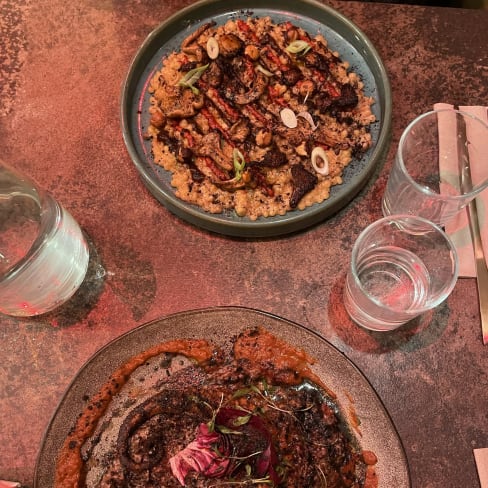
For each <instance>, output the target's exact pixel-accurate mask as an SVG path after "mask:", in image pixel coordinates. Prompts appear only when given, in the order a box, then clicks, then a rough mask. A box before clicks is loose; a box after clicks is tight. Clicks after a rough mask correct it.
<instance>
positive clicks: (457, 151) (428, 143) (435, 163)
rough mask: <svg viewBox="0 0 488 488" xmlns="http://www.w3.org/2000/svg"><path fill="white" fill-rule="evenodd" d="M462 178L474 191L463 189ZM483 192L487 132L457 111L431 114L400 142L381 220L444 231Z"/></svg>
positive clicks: (414, 124) (487, 169) (408, 130)
mask: <svg viewBox="0 0 488 488" xmlns="http://www.w3.org/2000/svg"><path fill="white" fill-rule="evenodd" d="M474 161H476V162H477V163H478V164H476V165H475V164H473V162H474ZM468 170H469V172H470V174H468V173H467V171H468ZM461 175H463V178H465V179H466V181H467V177H469V179H472V185H467V186H463V185H461V178H462V177H461ZM487 186H488V126H487V125H486V124H485V123H484V122H482V121H481V120H480V119H478V118H476V117H474V116H472V115H469V114H467V113H464V112H461V111H458V110H453V109H442V110H434V111H431V112H427V113H425V114H423V115H421V116H419V117H417V118H416V119H415V120H414V121H413V122H411V123H410V125H409V126H408V127H407V128H406V129H405V131H404V132H403V134H402V136H401V138H400V143H399V145H398V150H397V153H396V157H395V161H394V163H393V167H392V170H391V173H390V175H389V178H388V182H387V185H386V190H385V194H384V196H383V201H382V208H383V215H385V216H387V215H394V214H410V215H418V216H420V217H424V218H426V219H427V220H430V221H432V222H434V223H436V224H438V225H440V226H441V227H443V226H445V224H446V223H448V222H449V221H450V220H451V219H452V218H453V217H454V216H455V215H456V214H457V213H458V212H459V211H460V210H461V209H463V208H464V207H465V206H466V205H468V203H469V202H470V201H471V200H472V199H473V198H475V197H476V196H477V195H478V194H479V193H480V192H481V191H483V190H484V189H485V188H486V187H487Z"/></svg>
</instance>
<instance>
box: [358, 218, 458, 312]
mask: <svg viewBox="0 0 488 488" xmlns="http://www.w3.org/2000/svg"><path fill="white" fill-rule="evenodd" d="M406 220H410V221H412V220H413V221H415V222H418V223H419V224H422V225H425V226H426V228H428V229H426V230H425V231H424V232H427V231H429V232H431V231H434V232H436V233H437V234H439V235H441V236H442V237H443V239H444V240H445V241H446V242H447V244H448V247H449V250H450V252H451V256H452V259H451V262H452V266H453V269H452V276H451V280H450V283H449V285H448V286H447V287H446V288H445V289H444V291H443V293H442V294H441V295H440V296H438V297H437V298H436V299H435V300H432V301H429V305H428V306H424V307H419V308H416V309H415V310H406V311H402V313H404V315H406V316H409V317H410V318H412V319H413V318H415V317H417V316H418V315H421V314H423V313H425V312H428V311H429V310H432V309H434V308H435V307H437V306H438V305H440V304H441V303H442V302H443V301H444V300H445V299H446V298H447V297H448V296H449V295H450V294H451V292H452V290H453V289H454V287H455V286H456V283H457V280H458V278H459V256H458V252H457V250H456V247H455V246H454V243H453V241H452V239H451V238H450V237H449V236H448V235H447V233H446V232H444V230H443V229H442V228H441V227H440V226H439V225H437V224H435V223H434V222H432V221H430V220H427V219H425V218H423V217H418V216H416V215H410V214H393V215H388V216H386V217H382V218H380V219H378V220H375V221H374V222H372V223H370V224H369V225H367V226H366V227H365V228H364V229H363V230H362V231H361V232H360V233H359V235H358V236H357V238H356V241H355V242H354V244H353V248H352V252H351V259H350V263H349V272H350V273H351V277H352V279H353V280H354V283H355V284H356V286H357V287H358V288H359V289H360V290H361V291H362V292H363V294H364V296H365V297H367V298H368V300H370V301H371V302H372V303H374V304H375V306H376V307H378V308H381V309H383V310H388V311H393V312H394V311H395V309H394V308H392V307H389V306H386V305H384V304H383V303H380V302H378V301H376V300H373V299H372V298H371V297H370V295H369V293H368V292H367V291H366V289H365V288H364V286H363V285H362V283H361V281H360V280H359V278H358V272H357V266H356V264H355V263H356V261H357V256H358V252H359V245H360V244H361V242H362V241H363V240H364V238H365V236H366V235H368V234H369V233H371V232H372V231H374V229H375V228H377V227H379V226H380V225H382V224H384V223H385V222H392V223H393V222H395V221H396V222H402V221H403V222H404V221H406ZM419 230H420V227H419Z"/></svg>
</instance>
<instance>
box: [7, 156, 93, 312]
mask: <svg viewBox="0 0 488 488" xmlns="http://www.w3.org/2000/svg"><path fill="white" fill-rule="evenodd" d="M88 259H89V251H88V245H87V242H86V240H85V237H84V235H83V232H82V231H81V229H80V227H79V226H78V224H77V223H76V221H75V220H74V219H73V217H72V216H71V215H70V214H69V212H68V211H67V210H66V209H65V208H63V207H62V206H61V205H60V204H59V203H58V202H57V201H56V200H55V199H54V198H53V197H52V196H51V195H50V194H48V193H47V192H45V191H44V190H42V189H41V188H39V187H38V186H37V185H36V184H35V183H34V182H33V181H32V180H31V179H30V178H28V177H26V176H24V175H22V174H20V173H19V172H17V171H16V170H14V169H13V168H10V167H8V166H7V165H6V164H5V163H3V162H2V161H0V313H4V314H7V315H15V316H30V315H39V314H42V313H45V312H48V311H50V310H52V309H54V308H56V307H57V306H59V305H61V304H62V303H64V302H66V301H67V300H68V299H69V298H70V297H71V296H72V295H73V294H74V293H75V291H76V290H77V289H78V288H79V286H80V285H81V283H82V281H83V279H84V277H85V274H86V271H87V268H88Z"/></svg>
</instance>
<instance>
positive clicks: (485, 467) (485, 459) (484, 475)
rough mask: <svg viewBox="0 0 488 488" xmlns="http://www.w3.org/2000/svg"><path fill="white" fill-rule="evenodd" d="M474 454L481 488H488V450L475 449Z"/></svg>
mask: <svg viewBox="0 0 488 488" xmlns="http://www.w3.org/2000/svg"><path fill="white" fill-rule="evenodd" d="M473 452H474V460H475V462H476V468H477V469H478V476H479V478H480V484H481V488H488V448H484V449H475V450H474V451H473Z"/></svg>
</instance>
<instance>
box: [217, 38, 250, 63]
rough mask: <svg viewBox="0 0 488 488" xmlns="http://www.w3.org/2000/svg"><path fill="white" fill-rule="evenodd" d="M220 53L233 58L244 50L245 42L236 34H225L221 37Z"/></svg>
mask: <svg viewBox="0 0 488 488" xmlns="http://www.w3.org/2000/svg"><path fill="white" fill-rule="evenodd" d="M218 42H219V53H220V54H221V55H222V56H224V58H233V57H234V56H237V55H238V54H240V53H241V52H242V50H243V49H244V43H243V42H242V41H241V40H240V39H239V38H238V37H237V36H236V35H234V34H224V35H222V36H220V37H219V41H218Z"/></svg>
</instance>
